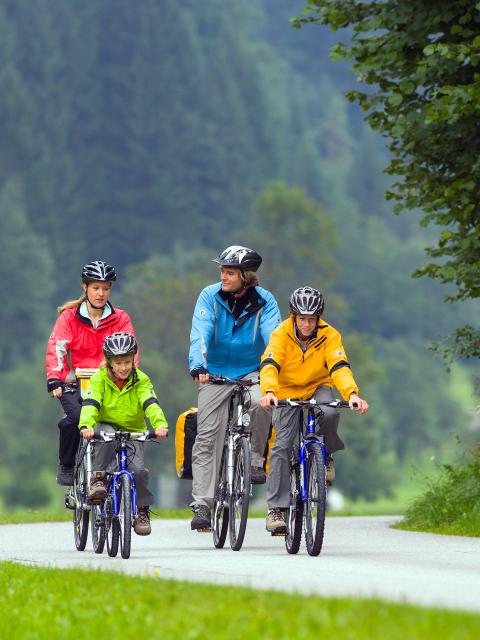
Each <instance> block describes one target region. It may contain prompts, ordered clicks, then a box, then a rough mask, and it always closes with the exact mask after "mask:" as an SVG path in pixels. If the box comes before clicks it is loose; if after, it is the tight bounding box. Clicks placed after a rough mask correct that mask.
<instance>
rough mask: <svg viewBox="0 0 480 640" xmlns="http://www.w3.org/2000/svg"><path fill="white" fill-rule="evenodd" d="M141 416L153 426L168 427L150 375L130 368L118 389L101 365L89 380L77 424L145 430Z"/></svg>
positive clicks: (89, 427)
mask: <svg viewBox="0 0 480 640" xmlns="http://www.w3.org/2000/svg"><path fill="white" fill-rule="evenodd" d="M145 417H147V418H148V419H149V421H150V424H151V425H152V427H153V428H154V429H158V428H163V429H168V424H167V421H166V419H165V415H164V413H163V411H162V409H161V408H160V405H159V404H158V400H157V397H156V395H155V391H154V389H153V385H152V383H151V382H150V378H149V377H148V376H147V375H146V374H145V373H143V372H142V371H140V370H139V369H134V370H133V372H132V373H131V375H130V377H129V378H128V380H127V384H126V385H125V386H124V387H123V389H119V388H118V387H117V385H116V384H115V383H114V382H113V380H111V379H110V378H109V376H108V373H107V370H106V368H105V367H102V368H101V369H99V371H97V373H95V374H94V375H93V376H92V377H91V379H90V388H89V390H88V391H87V394H86V396H85V398H84V399H83V403H82V411H81V413H80V420H79V422H78V427H79V429H80V430H81V429H85V428H88V429H95V425H96V423H97V422H108V423H109V424H113V425H114V426H115V427H117V429H118V430H119V431H145V429H146V423H145Z"/></svg>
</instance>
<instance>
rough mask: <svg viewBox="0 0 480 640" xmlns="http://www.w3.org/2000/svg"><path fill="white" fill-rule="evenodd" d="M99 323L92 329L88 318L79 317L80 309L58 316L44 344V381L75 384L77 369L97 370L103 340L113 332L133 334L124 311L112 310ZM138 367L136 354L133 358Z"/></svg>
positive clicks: (100, 360) (100, 361)
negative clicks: (45, 377)
mask: <svg viewBox="0 0 480 640" xmlns="http://www.w3.org/2000/svg"><path fill="white" fill-rule="evenodd" d="M109 305H110V307H111V310H112V313H111V314H110V315H109V316H107V317H106V318H104V319H102V320H100V322H99V323H98V326H97V328H96V329H95V328H94V327H93V325H92V323H91V321H90V319H89V318H85V317H84V316H82V315H80V313H79V307H74V308H73V309H65V310H64V311H62V312H61V313H60V315H59V316H58V319H57V321H56V323H55V326H54V327H53V331H52V335H51V336H50V338H49V340H48V344H47V357H46V364H47V380H51V379H53V378H54V379H57V380H61V381H62V382H74V381H75V369H76V368H77V367H84V368H98V367H99V366H100V364H101V363H102V360H103V352H102V347H103V343H104V341H105V338H106V337H107V336H109V335H110V334H112V333H115V332H116V331H125V332H126V333H131V334H132V335H135V332H134V330H133V326H132V321H131V320H130V316H129V315H128V313H127V312H126V311H123V310H122V309H114V308H113V306H112V305H111V304H110V303H109ZM135 364H136V365H138V353H137V355H136V356H135Z"/></svg>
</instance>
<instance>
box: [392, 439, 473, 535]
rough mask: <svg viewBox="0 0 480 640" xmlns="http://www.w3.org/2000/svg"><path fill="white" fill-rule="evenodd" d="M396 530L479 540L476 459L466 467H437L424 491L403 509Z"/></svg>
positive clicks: (464, 465) (463, 465)
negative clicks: (477, 538) (405, 509)
mask: <svg viewBox="0 0 480 640" xmlns="http://www.w3.org/2000/svg"><path fill="white" fill-rule="evenodd" d="M396 528H398V529H407V530H409V531H428V532H431V533H442V534H450V535H460V536H475V537H480V456H479V451H476V452H474V453H473V456H472V461H471V462H469V463H466V464H458V465H456V466H454V465H445V464H444V465H438V467H437V472H436V475H435V476H434V477H433V479H430V480H428V481H427V482H426V490H425V491H424V493H423V494H422V495H421V496H420V497H418V498H417V499H416V500H415V501H414V502H413V503H412V504H411V506H410V507H409V508H408V509H407V511H406V514H405V519H404V520H403V521H402V522H400V523H399V524H397V525H396Z"/></svg>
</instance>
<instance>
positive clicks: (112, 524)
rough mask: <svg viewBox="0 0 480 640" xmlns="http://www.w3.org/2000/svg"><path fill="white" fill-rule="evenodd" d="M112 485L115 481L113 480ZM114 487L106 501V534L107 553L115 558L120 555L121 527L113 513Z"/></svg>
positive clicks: (110, 489)
mask: <svg viewBox="0 0 480 640" xmlns="http://www.w3.org/2000/svg"><path fill="white" fill-rule="evenodd" d="M111 482H112V483H113V482H115V480H113V479H112V481H111ZM112 490H113V489H112V487H110V488H109V493H108V494H107V499H106V500H105V534H106V540H107V553H108V555H109V556H110V557H111V558H114V557H115V556H116V555H117V553H118V543H119V541H120V525H119V523H118V517H117V516H116V515H115V514H114V513H113V496H112Z"/></svg>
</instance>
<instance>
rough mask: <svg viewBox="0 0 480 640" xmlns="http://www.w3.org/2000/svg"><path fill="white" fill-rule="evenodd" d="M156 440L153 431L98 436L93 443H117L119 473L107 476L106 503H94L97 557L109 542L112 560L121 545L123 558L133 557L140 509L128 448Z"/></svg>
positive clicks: (93, 515) (94, 543)
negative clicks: (133, 544)
mask: <svg viewBox="0 0 480 640" xmlns="http://www.w3.org/2000/svg"><path fill="white" fill-rule="evenodd" d="M155 439H156V438H155V431H154V430H148V431H142V432H131V431H96V432H95V436H94V440H97V441H98V440H100V441H103V442H112V441H113V442H115V451H116V456H117V469H118V471H115V472H114V473H112V474H108V476H109V480H108V489H107V497H106V498H105V502H104V503H103V504H102V503H98V504H95V503H92V542H93V548H94V551H95V553H102V552H103V549H104V545H105V541H106V543H107V552H108V555H109V556H111V557H114V556H116V555H117V553H118V548H119V545H120V553H121V556H122V558H125V559H126V558H129V557H130V549H131V540H132V528H133V526H134V524H135V519H136V518H137V516H138V507H137V489H136V485H135V474H134V473H133V472H132V471H129V470H128V444H129V443H130V442H145V441H146V440H155ZM133 446H135V445H134V444H133ZM87 448H88V445H87Z"/></svg>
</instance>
